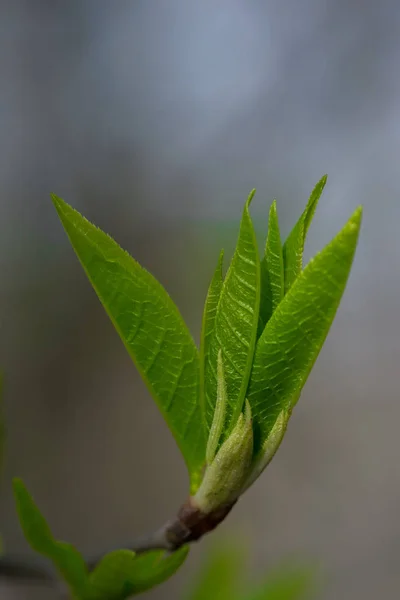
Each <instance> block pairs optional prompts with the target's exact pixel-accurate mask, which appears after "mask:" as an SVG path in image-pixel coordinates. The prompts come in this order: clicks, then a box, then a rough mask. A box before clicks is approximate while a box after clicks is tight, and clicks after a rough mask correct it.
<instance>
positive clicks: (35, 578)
mask: <svg viewBox="0 0 400 600" xmlns="http://www.w3.org/2000/svg"><path fill="white" fill-rule="evenodd" d="M232 507H233V505H229V506H223V507H221V508H220V509H219V510H218V511H215V512H213V513H210V514H204V513H202V512H201V511H200V510H199V509H198V508H197V507H196V506H195V505H194V504H193V499H192V498H189V500H188V501H187V502H186V503H185V504H184V505H183V506H182V507H181V509H180V510H179V512H178V514H177V516H176V517H175V518H174V519H172V520H170V521H168V522H167V523H166V524H165V525H164V526H163V527H161V529H159V530H158V531H156V532H155V533H151V534H150V535H148V536H144V537H141V538H138V539H137V540H136V541H134V542H130V543H128V544H120V545H119V546H118V547H114V548H111V549H110V548H108V549H107V550H105V551H104V552H101V553H98V554H95V555H94V556H89V557H87V558H86V559H85V562H86V565H87V567H88V570H89V571H92V570H93V569H94V568H95V567H96V566H97V565H98V564H99V562H100V561H101V560H102V559H103V558H104V556H105V555H106V554H108V553H109V552H112V551H113V550H119V549H121V548H125V549H127V550H131V551H133V552H135V553H136V554H142V553H143V552H149V551H151V550H165V551H167V552H175V551H176V550H178V549H179V548H181V547H182V546H184V545H185V544H189V543H191V542H194V541H196V540H198V539H200V538H201V537H202V536H203V535H204V534H206V533H208V532H209V531H211V530H212V529H215V527H217V525H219V523H221V521H223V520H224V519H225V517H226V516H227V514H228V513H229V512H230V511H231V509H232ZM0 578H6V579H13V580H14V581H30V582H36V583H42V584H47V585H51V586H53V587H55V588H57V590H58V591H59V592H60V593H61V594H62V597H63V598H64V597H65V588H64V586H63V587H62V588H61V586H60V583H61V584H62V582H60V579H59V578H58V576H57V573H56V572H55V571H53V569H51V568H49V567H48V566H47V564H46V563H42V561H38V560H35V559H33V558H31V557H25V556H12V555H6V556H0Z"/></svg>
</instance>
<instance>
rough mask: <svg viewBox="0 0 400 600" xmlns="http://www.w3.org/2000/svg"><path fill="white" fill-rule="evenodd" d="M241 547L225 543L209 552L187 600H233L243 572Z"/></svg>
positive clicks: (237, 596)
mask: <svg viewBox="0 0 400 600" xmlns="http://www.w3.org/2000/svg"><path fill="white" fill-rule="evenodd" d="M243 563H244V553H243V551H242V549H241V545H239V544H232V543H229V545H228V544H227V543H225V544H224V545H223V546H222V545H220V546H219V547H218V548H214V549H212V550H211V552H210V554H209V555H208V556H207V560H206V562H205V564H204V566H203V568H202V569H201V570H200V573H199V576H198V577H197V578H196V580H195V582H194V585H193V586H192V589H191V590H190V591H189V594H188V595H185V598H187V600H234V599H235V598H239V595H238V584H240V578H241V575H242V571H243Z"/></svg>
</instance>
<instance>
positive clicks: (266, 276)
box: [258, 201, 285, 335]
mask: <svg viewBox="0 0 400 600" xmlns="http://www.w3.org/2000/svg"><path fill="white" fill-rule="evenodd" d="M284 291H285V280H284V269H283V254H282V244H281V235H280V232H279V223H278V213H277V211H276V201H274V202H273V203H272V204H271V208H270V211H269V219H268V237H267V243H266V246H265V254H264V258H263V259H262V261H261V301H260V317H259V331H258V333H259V335H261V333H262V332H263V331H264V327H265V325H266V323H267V322H268V321H269V319H270V318H271V315H272V313H273V312H274V310H275V309H276V307H277V306H278V304H279V302H280V301H281V300H282V298H283V295H284Z"/></svg>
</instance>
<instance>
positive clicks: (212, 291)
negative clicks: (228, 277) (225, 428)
mask: <svg viewBox="0 0 400 600" xmlns="http://www.w3.org/2000/svg"><path fill="white" fill-rule="evenodd" d="M223 260H224V251H223V250H221V253H220V255H219V259H218V264H217V268H216V269H215V272H214V275H213V278H212V280H211V283H210V287H209V288H208V293H207V298H206V302H205V305H204V312H203V323H202V327H201V341H200V391H201V393H200V398H201V406H202V410H203V415H204V421H205V424H206V426H207V425H208V422H207V419H206V417H205V414H206V408H205V406H206V405H205V379H204V377H205V365H206V364H207V362H208V360H209V352H210V341H211V339H212V335H213V333H214V326H215V315H216V314H217V306H218V301H219V298H220V295H221V290H222V284H223V281H224V278H223V276H222V263H223Z"/></svg>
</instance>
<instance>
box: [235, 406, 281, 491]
mask: <svg viewBox="0 0 400 600" xmlns="http://www.w3.org/2000/svg"><path fill="white" fill-rule="evenodd" d="M289 416H290V413H288V411H285V410H282V412H280V413H279V415H278V418H277V419H276V421H275V424H274V426H273V428H272V429H271V432H270V434H269V436H268V437H267V439H266V440H265V442H264V444H263V447H262V451H261V455H260V457H259V458H258V459H256V461H255V463H254V466H253V467H252V469H251V471H250V475H249V476H248V478H247V480H246V482H245V484H244V486H243V488H242V490H241V493H242V494H243V493H244V492H245V491H246V490H247V489H248V488H249V487H250V486H251V485H252V484H253V483H254V482H255V480H256V479H258V477H259V476H260V475H261V473H262V472H263V471H264V469H265V468H266V467H267V466H268V465H269V463H270V462H271V460H272V459H273V458H274V456H275V453H276V451H277V450H278V448H279V446H280V443H281V441H282V440H283V436H284V435H285V431H286V426H287V423H288V420H289Z"/></svg>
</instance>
